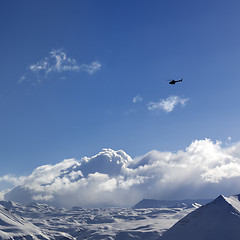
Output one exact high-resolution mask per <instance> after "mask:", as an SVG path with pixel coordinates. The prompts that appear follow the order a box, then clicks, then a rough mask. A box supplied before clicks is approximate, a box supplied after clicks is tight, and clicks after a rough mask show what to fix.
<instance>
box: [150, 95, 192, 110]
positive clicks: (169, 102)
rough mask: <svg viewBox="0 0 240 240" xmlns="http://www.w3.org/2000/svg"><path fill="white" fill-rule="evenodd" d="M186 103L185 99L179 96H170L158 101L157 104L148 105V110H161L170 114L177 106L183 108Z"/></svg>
mask: <svg viewBox="0 0 240 240" xmlns="http://www.w3.org/2000/svg"><path fill="white" fill-rule="evenodd" d="M187 101H188V99H187V98H181V97H179V96H170V97H168V98H166V99H160V101H159V102H150V103H148V110H150V111H156V110H163V111H165V112H171V111H173V109H174V108H175V107H176V106H177V105H182V106H184V105H185V103H186V102H187Z"/></svg>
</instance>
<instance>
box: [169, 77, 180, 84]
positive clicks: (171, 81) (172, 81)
mask: <svg viewBox="0 0 240 240" xmlns="http://www.w3.org/2000/svg"><path fill="white" fill-rule="evenodd" d="M182 81H183V78H181V79H180V80H169V84H172V85H173V84H175V83H177V82H182Z"/></svg>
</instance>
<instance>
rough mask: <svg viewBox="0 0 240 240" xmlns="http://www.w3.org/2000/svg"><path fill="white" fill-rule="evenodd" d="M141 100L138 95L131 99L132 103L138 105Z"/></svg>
mask: <svg viewBox="0 0 240 240" xmlns="http://www.w3.org/2000/svg"><path fill="white" fill-rule="evenodd" d="M142 100H143V98H142V97H141V96H140V95H137V96H136V97H134V98H133V100H132V101H133V103H138V102H139V103H140V102H142Z"/></svg>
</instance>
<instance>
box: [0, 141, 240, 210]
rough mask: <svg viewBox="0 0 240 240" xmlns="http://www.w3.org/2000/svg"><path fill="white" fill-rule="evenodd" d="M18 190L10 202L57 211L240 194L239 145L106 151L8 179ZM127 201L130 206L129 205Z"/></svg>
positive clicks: (201, 143) (208, 143) (201, 144)
mask: <svg viewBox="0 0 240 240" xmlns="http://www.w3.org/2000/svg"><path fill="white" fill-rule="evenodd" d="M0 181H10V182H11V183H13V184H16V185H18V186H17V187H16V188H15V189H14V190H12V191H9V192H8V193H5V194H4V197H5V200H13V201H17V202H25V203H26V202H29V201H33V200H35V201H45V202H48V203H51V204H53V205H56V206H64V207H71V206H73V205H76V204H77V205H80V206H83V207H94V206H116V205H119V206H126V205H128V206H129V205H130V206H131V205H133V204H135V203H136V202H137V201H139V200H141V199H142V198H156V199H184V198H214V197H216V196H217V195H219V194H225V195H231V194H235V193H239V181H240V143H235V144H231V146H223V144H222V143H221V142H219V141H217V142H213V141H211V140H210V139H205V140H195V141H193V142H192V143H191V144H190V145H189V146H188V147H187V148H186V149H184V150H180V151H178V152H160V151H156V150H153V151H151V152H149V153H147V154H146V155H144V156H140V157H138V158H136V159H132V158H131V157H130V156H129V155H127V154H126V153H125V152H124V151H122V150H119V151H114V150H112V149H103V151H102V152H100V153H98V154H97V155H95V156H93V157H84V158H82V159H80V160H76V159H67V160H64V161H62V162H60V163H58V164H55V165H44V166H40V167H38V168H36V169H35V170H34V171H33V172H32V174H30V175H29V176H21V177H19V178H14V177H13V176H8V175H7V176H4V177H1V178H0ZM126 199H128V203H126Z"/></svg>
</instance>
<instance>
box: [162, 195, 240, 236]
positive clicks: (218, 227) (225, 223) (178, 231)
mask: <svg viewBox="0 0 240 240" xmlns="http://www.w3.org/2000/svg"><path fill="white" fill-rule="evenodd" d="M239 226H240V202H239V199H238V197H236V196H231V197H225V196H223V195H220V196H218V197H217V198H216V199H215V200H213V201H212V202H210V203H208V204H207V205H205V206H202V207H200V208H198V209H196V210H195V211H193V212H191V213H190V214H188V215H187V216H186V217H184V218H182V219H181V220H180V221H178V222H177V223H176V224H175V225H173V227H171V228H170V229H169V230H168V231H166V232H165V233H164V235H163V236H162V238H161V240H170V239H171V240H177V239H179V236H181V239H184V240H190V239H195V240H202V239H204V240H210V239H218V240H225V239H228V240H237V239H239V236H240V228H239Z"/></svg>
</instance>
